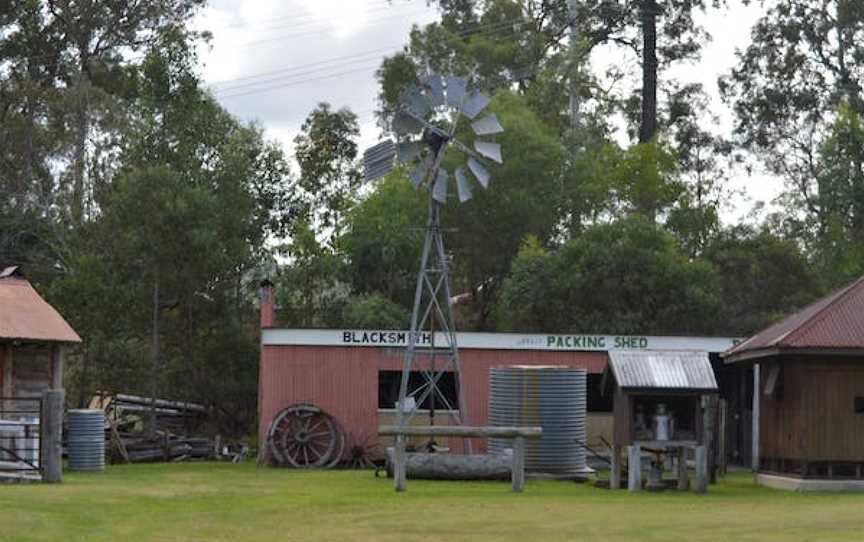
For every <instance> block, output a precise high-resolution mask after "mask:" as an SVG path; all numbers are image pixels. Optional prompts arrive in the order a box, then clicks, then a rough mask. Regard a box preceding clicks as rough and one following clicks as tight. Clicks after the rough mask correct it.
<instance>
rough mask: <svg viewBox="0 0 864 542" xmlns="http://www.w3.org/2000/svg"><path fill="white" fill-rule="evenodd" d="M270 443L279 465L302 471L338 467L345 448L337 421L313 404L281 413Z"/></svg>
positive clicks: (269, 435)
mask: <svg viewBox="0 0 864 542" xmlns="http://www.w3.org/2000/svg"><path fill="white" fill-rule="evenodd" d="M267 440H268V442H269V446H270V451H271V452H272V454H273V457H274V458H275V459H276V461H277V463H279V464H282V465H285V464H288V465H291V466H292V467H296V468H302V469H311V468H322V467H323V468H327V467H331V466H333V465H335V464H336V463H337V462H338V461H339V459H341V457H342V452H343V448H344V445H345V440H344V437H343V436H342V433H341V431H339V426H338V424H337V423H336V420H334V419H333V417H332V416H330V415H329V414H327V413H326V412H324V411H323V410H321V409H320V408H318V407H315V406H313V405H294V406H291V407H288V408H286V409H285V410H283V411H282V412H280V413H279V415H278V416H276V418H275V419H274V420H273V423H272V424H271V425H270V431H269V433H268V438H267Z"/></svg>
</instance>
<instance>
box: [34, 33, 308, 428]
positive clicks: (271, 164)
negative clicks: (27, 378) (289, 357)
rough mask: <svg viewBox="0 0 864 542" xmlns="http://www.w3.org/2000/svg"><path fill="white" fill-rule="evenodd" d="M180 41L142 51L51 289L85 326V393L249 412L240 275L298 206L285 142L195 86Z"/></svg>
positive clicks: (245, 305) (250, 339) (81, 369)
mask: <svg viewBox="0 0 864 542" xmlns="http://www.w3.org/2000/svg"><path fill="white" fill-rule="evenodd" d="M188 46H189V44H188V43H187V42H182V41H181V42H177V41H170V42H166V43H164V44H162V45H161V46H160V48H159V49H156V50H154V51H152V52H151V54H150V55H149V57H148V59H147V60H146V61H145V62H144V63H143V69H142V77H141V78H140V79H139V80H138V81H137V86H136V93H135V95H136V100H135V102H134V103H133V104H132V105H131V106H130V108H129V114H130V118H131V121H130V122H129V124H128V126H127V128H126V129H125V130H124V131H123V133H122V136H123V139H122V148H123V153H122V154H121V155H120V156H119V158H118V160H119V163H120V164H121V166H120V167H119V168H118V170H117V172H116V174H115V175H114V176H113V177H112V182H111V183H110V184H108V185H106V186H105V187H103V188H102V189H101V190H100V191H99V192H98V193H97V197H98V201H99V205H100V209H101V211H100V214H99V215H98V217H97V218H96V219H94V220H92V221H90V222H88V223H87V224H85V226H84V227H82V228H80V229H79V230H77V235H76V237H75V251H74V252H73V256H74V259H73V265H71V266H70V271H69V273H67V274H66V275H64V276H62V277H60V278H58V279H56V280H55V281H54V282H53V283H52V286H51V290H50V291H51V293H52V296H51V297H52V298H53V299H55V300H57V301H58V306H59V307H60V308H61V309H62V310H63V311H64V313H65V314H67V315H68V316H69V317H70V319H71V320H72V323H73V325H75V326H76V327H77V328H78V329H79V331H80V332H81V333H82V336H83V337H84V340H85V342H84V346H83V349H84V350H83V352H82V356H81V363H80V365H77V366H73V369H72V370H73V371H74V372H75V373H76V374H77V375H78V376H79V377H80V378H78V379H77V380H78V382H79V383H80V385H81V388H82V389H83V390H84V391H85V392H92V390H93V385H94V384H98V385H99V386H100V387H104V389H109V390H128V391H133V392H139V393H145V394H149V393H152V392H153V391H154V389H155V391H157V392H158V393H160V394H167V395H169V396H171V395H173V396H179V397H186V398H190V399H192V400H199V401H202V402H205V403H208V404H214V405H217V406H220V407H223V408H224V411H225V412H226V413H231V412H235V413H243V414H244V415H248V416H250V417H251V416H254V412H255V405H254V400H253V401H250V400H249V397H253V398H254V386H255V382H256V379H255V375H254V367H255V364H254V359H255V352H256V346H255V345H256V341H257V339H256V338H255V335H254V334H252V333H249V329H250V328H251V325H250V324H251V322H254V321H255V311H254V308H253V304H252V302H251V299H250V293H251V292H250V288H251V286H250V283H252V282H254V272H255V269H256V268H257V267H258V265H259V264H260V263H261V262H262V261H263V260H264V259H265V257H266V256H267V252H268V250H267V248H266V246H265V240H267V239H268V237H270V236H271V235H275V234H281V232H283V231H285V229H286V228H287V227H288V226H289V225H290V223H291V221H292V220H293V219H294V218H295V217H296V211H295V210H294V209H293V208H292V207H291V206H290V205H289V202H288V197H287V194H288V192H289V190H288V189H289V187H288V184H289V181H290V179H289V175H288V170H287V165H286V163H285V160H284V157H283V156H282V154H281V152H280V151H279V150H278V149H276V148H275V147H273V146H272V145H271V144H268V143H266V142H265V141H264V140H263V138H262V136H261V132H260V130H258V129H257V128H255V127H249V126H244V125H242V124H240V123H239V122H237V121H236V120H235V119H233V118H232V117H231V116H230V115H229V114H228V113H227V112H225V111H224V110H223V109H222V108H221V107H219V105H218V104H217V103H216V102H215V100H213V99H212V97H210V96H208V95H207V94H206V93H204V92H203V91H202V90H201V88H200V86H199V82H198V79H197V78H196V77H195V75H194V67H193V63H192V56H191V54H190V49H189V48H188ZM148 344H149V345H152V346H150V347H149V348H148ZM220 349H223V350H220ZM145 353H146V355H145ZM226 374H231V375H233V378H232V380H231V381H230V385H228V384H227V383H225V382H223V379H224V377H225V375H226ZM151 383H153V385H154V387H153V388H151V387H150V384H151ZM232 386H233V387H232ZM229 388H230V389H229ZM250 419H251V418H246V422H247V423H248V422H249V420H250ZM226 420H228V421H230V425H231V426H232V427H234V428H235V429H236V428H237V427H239V425H238V424H241V422H242V421H243V420H242V417H241V419H240V420H234V419H232V418H231V417H230V416H229V415H228V414H226ZM226 423H228V422H226ZM232 431H233V429H232Z"/></svg>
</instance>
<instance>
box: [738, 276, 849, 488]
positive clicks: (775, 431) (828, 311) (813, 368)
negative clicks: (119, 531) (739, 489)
mask: <svg viewBox="0 0 864 542" xmlns="http://www.w3.org/2000/svg"><path fill="white" fill-rule="evenodd" d="M723 357H724V358H725V361H726V362H727V363H738V364H753V365H754V389H755V390H757V391H755V392H754V394H753V403H754V404H753V412H754V424H753V432H754V435H753V440H754V442H756V443H758V444H757V446H756V447H755V449H754V467H755V468H756V470H757V471H758V472H757V481H758V482H759V483H761V484H763V485H768V486H772V487H777V488H782V489H792V490H801V491H806V490H832V489H836V490H864V277H861V278H860V279H858V280H857V281H855V282H854V283H852V284H850V285H848V286H846V287H845V288H842V289H840V290H838V291H836V292H834V293H832V294H831V295H829V296H827V297H825V298H823V299H820V300H819V301H817V302H815V303H813V304H812V305H809V306H808V307H805V308H804V309H802V310H801V311H799V312H797V313H795V314H793V315H791V316H789V317H788V318H786V319H785V320H782V321H781V322H779V323H777V324H775V325H773V326H770V327H769V328H767V329H765V330H763V331H761V332H759V333H757V334H756V335H754V336H753V337H751V338H749V339H747V340H746V341H744V342H742V343H740V344H738V345H736V346H735V347H733V348H731V349H730V350H728V351H727V352H725V353H724V354H723Z"/></svg>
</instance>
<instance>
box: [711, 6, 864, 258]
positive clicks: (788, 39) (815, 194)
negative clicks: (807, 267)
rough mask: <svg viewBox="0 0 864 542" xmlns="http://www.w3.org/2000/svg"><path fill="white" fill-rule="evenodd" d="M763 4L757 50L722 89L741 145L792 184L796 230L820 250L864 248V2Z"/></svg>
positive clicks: (789, 205) (790, 207)
mask: <svg viewBox="0 0 864 542" xmlns="http://www.w3.org/2000/svg"><path fill="white" fill-rule="evenodd" d="M764 4H765V5H766V6H767V9H766V12H765V15H764V16H763V17H762V18H761V19H760V20H759V21H758V22H757V23H756V25H755V26H754V27H753V31H752V37H751V39H752V43H751V44H750V45H749V46H748V47H747V49H746V50H744V51H742V52H741V53H740V54H739V58H738V65H737V66H736V67H735V68H734V69H733V70H732V71H731V73H730V74H728V76H726V77H725V78H723V79H722V80H721V83H722V90H723V93H724V96H725V98H726V99H727V100H728V101H729V102H730V103H731V104H732V105H733V107H734V110H735V113H736V119H737V122H736V134H737V136H738V137H739V139H740V142H741V144H742V145H743V146H744V147H745V148H747V149H749V150H751V151H753V152H754V153H755V154H756V155H758V156H759V157H760V159H761V160H762V161H763V162H764V163H765V165H766V166H767V168H768V170H769V171H770V172H772V173H774V174H776V175H778V176H780V177H782V178H783V179H785V181H786V183H787V188H788V190H787V193H786V194H785V196H784V198H783V202H784V204H785V208H786V215H787V217H788V220H789V221H790V222H797V223H798V225H797V226H792V228H793V229H794V230H797V232H798V234H799V235H800V236H801V239H802V240H804V241H806V242H807V243H808V246H809V247H810V249H811V250H812V251H814V253H819V252H820V251H822V250H823V249H825V248H827V249H831V251H832V252H834V253H835V254H836V255H838V256H839V255H841V254H842V253H843V252H844V250H843V249H842V248H841V247H840V245H843V244H846V243H844V241H846V240H857V241H856V243H857V246H859V247H860V246H861V243H864V222H862V219H861V217H862V216H864V189H862V186H864V185H862V182H864V178H862V175H861V173H860V172H861V159H860V152H859V149H860V146H861V139H860V130H859V129H858V128H856V126H857V125H858V124H859V123H860V118H861V116H862V114H864V94H862V86H861V85H862V77H864V5H862V4H861V2H857V1H854V0H793V1H788V0H784V1H766V2H764ZM838 243H839V244H838ZM832 247H837V248H838V250H833V249H832ZM829 259H830V258H829ZM838 265H839V263H838ZM830 268H831V265H828V266H827V267H826V269H830ZM850 272H851V271H850Z"/></svg>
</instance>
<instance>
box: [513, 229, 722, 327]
mask: <svg viewBox="0 0 864 542" xmlns="http://www.w3.org/2000/svg"><path fill="white" fill-rule="evenodd" d="M715 284H716V276H715V273H714V271H713V269H712V268H711V266H710V265H708V264H706V263H704V262H693V261H690V260H688V259H687V258H686V256H685V255H684V254H682V253H681V251H680V249H679V248H678V246H677V244H676V242H675V239H674V238H673V237H672V236H670V235H669V234H668V233H665V232H663V231H662V230H661V229H659V228H658V227H657V226H656V225H654V224H653V223H651V222H648V221H646V220H644V219H642V218H640V217H638V216H636V217H632V218H627V219H622V220H619V221H617V222H614V223H611V224H607V225H601V226H596V227H594V228H591V229H588V230H586V231H585V232H584V233H583V235H582V236H580V237H579V238H576V239H573V240H570V241H568V242H567V243H565V244H564V245H563V246H562V247H561V248H560V249H559V250H558V251H557V252H555V253H553V254H549V253H546V252H545V251H543V250H542V249H540V247H539V245H538V244H537V243H536V242H531V241H529V242H528V243H527V244H526V245H524V246H523V249H522V251H520V253H519V255H518V257H517V258H516V259H515V260H514V262H513V271H512V272H511V275H510V278H509V279H508V281H507V283H506V284H505V288H504V292H503V293H502V296H501V299H502V307H501V310H502V311H503V312H504V313H505V314H507V315H508V318H507V320H508V323H509V325H510V326H511V327H512V328H514V329H530V330H532V331H541V330H542V331H546V332H550V331H557V332H574V333H617V334H635V333H642V334H656V335H664V334H709V333H712V332H713V331H714V330H715V329H716V327H717V325H718V322H717V320H716V319H715V315H716V312H717V310H718V308H719V304H720V299H719V298H718V297H717V295H716V292H717V289H716V287H715Z"/></svg>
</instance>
